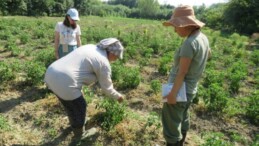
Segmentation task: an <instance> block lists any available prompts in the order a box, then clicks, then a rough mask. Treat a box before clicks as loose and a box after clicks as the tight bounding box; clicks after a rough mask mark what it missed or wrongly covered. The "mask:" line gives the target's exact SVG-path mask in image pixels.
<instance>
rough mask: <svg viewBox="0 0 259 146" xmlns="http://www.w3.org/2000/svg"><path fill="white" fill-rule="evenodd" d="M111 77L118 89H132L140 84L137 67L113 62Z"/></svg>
mask: <svg viewBox="0 0 259 146" xmlns="http://www.w3.org/2000/svg"><path fill="white" fill-rule="evenodd" d="M112 79H113V80H114V82H115V85H116V86H117V88H118V89H134V88H136V87H137V86H138V85H139V84H140V79H141V78H140V71H139V68H136V67H135V68H131V67H125V66H122V65H121V64H113V65H112Z"/></svg>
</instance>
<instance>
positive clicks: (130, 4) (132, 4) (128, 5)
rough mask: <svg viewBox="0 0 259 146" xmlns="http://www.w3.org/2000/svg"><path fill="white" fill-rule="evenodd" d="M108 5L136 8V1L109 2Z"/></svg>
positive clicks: (110, 0) (112, 0) (120, 0)
mask: <svg viewBox="0 0 259 146" xmlns="http://www.w3.org/2000/svg"><path fill="white" fill-rule="evenodd" d="M108 4H112V5H119V4H121V5H124V6H127V7H129V8H133V7H136V4H137V0H109V1H108Z"/></svg>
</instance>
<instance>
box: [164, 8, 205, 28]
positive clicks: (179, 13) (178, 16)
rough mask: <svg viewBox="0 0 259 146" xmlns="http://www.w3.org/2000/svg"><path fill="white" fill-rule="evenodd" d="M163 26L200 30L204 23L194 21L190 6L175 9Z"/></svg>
mask: <svg viewBox="0 0 259 146" xmlns="http://www.w3.org/2000/svg"><path fill="white" fill-rule="evenodd" d="M163 25H164V26H175V27H186V26H198V27H199V28H201V27H203V26H204V25H205V23H203V22H201V21H199V20H198V19H196V17H195V15H194V10H193V8H192V7H191V6H188V5H181V6H179V7H177V8H175V10H174V12H173V15H172V17H171V19H170V20H168V21H166V22H164V23H163Z"/></svg>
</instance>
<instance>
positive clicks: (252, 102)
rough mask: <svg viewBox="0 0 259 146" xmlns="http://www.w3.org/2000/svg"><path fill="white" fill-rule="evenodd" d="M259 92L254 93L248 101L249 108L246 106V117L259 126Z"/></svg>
mask: <svg viewBox="0 0 259 146" xmlns="http://www.w3.org/2000/svg"><path fill="white" fill-rule="evenodd" d="M258 101H259V92H258V91H257V92H254V93H253V94H252V95H251V96H250V97H249V101H248V106H246V110H247V112H246V115H247V117H248V118H249V119H250V120H251V122H253V123H255V124H259V102H258Z"/></svg>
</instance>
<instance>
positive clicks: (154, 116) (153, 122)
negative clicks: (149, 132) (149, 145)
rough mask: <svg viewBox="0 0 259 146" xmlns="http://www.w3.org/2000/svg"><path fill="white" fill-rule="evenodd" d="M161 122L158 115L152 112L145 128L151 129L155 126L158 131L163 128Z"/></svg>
mask: <svg viewBox="0 0 259 146" xmlns="http://www.w3.org/2000/svg"><path fill="white" fill-rule="evenodd" d="M160 121H161V120H160V118H159V116H158V114H157V113H155V112H150V113H149V115H148V118H147V122H146V124H145V127H150V126H153V125H154V126H155V127H156V129H159V128H160V127H161V126H162V125H161V122H160Z"/></svg>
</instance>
